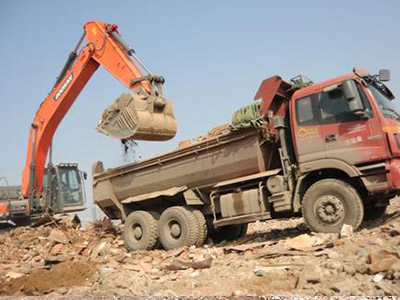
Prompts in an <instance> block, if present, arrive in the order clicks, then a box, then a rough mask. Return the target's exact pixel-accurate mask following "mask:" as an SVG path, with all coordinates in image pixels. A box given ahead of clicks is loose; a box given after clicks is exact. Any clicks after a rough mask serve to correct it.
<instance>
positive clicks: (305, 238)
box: [286, 234, 324, 250]
mask: <svg viewBox="0 0 400 300" xmlns="http://www.w3.org/2000/svg"><path fill="white" fill-rule="evenodd" d="M323 243H324V240H323V239H321V238H319V237H317V236H311V235H309V234H302V235H299V236H296V237H294V238H292V239H289V240H287V241H286V247H287V248H288V249H293V250H309V249H311V248H312V247H315V246H320V245H322V244H323Z"/></svg>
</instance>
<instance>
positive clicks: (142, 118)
mask: <svg viewBox="0 0 400 300" xmlns="http://www.w3.org/2000/svg"><path fill="white" fill-rule="evenodd" d="M96 129H97V130H98V131H100V132H101V133H104V134H106V135H108V136H111V137H113V138H116V139H120V140H130V139H132V140H144V141H166V140H169V139H172V138H173V137H174V136H175V134H176V119H175V117H174V113H173V110H172V103H171V102H170V101H168V100H166V99H165V98H163V97H160V96H152V95H149V94H147V93H146V92H144V91H139V92H138V93H133V94H130V93H126V94H122V95H121V96H120V97H119V98H117V99H116V100H115V101H114V103H113V104H111V105H110V106H109V107H108V108H107V109H106V110H105V111H104V113H103V116H102V118H101V120H100V121H99V123H98V124H97V128H96Z"/></svg>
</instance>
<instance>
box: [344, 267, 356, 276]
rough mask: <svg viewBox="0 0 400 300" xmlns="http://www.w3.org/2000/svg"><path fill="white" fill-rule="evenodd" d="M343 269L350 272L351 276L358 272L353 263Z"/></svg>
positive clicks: (347, 272)
mask: <svg viewBox="0 0 400 300" xmlns="http://www.w3.org/2000/svg"><path fill="white" fill-rule="evenodd" d="M343 271H344V272H346V274H349V275H350V276H353V275H354V274H356V268H355V267H353V266H351V265H344V266H343Z"/></svg>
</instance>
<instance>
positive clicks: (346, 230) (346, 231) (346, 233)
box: [339, 224, 353, 239]
mask: <svg viewBox="0 0 400 300" xmlns="http://www.w3.org/2000/svg"><path fill="white" fill-rule="evenodd" d="M352 235H353V226H351V225H348V224H343V226H342V229H341V230H340V234H339V236H340V238H341V239H345V238H350V237H351V236H352Z"/></svg>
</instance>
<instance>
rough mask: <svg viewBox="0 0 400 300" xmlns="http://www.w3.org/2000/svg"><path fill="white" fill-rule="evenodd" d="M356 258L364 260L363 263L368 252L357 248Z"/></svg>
mask: <svg viewBox="0 0 400 300" xmlns="http://www.w3.org/2000/svg"><path fill="white" fill-rule="evenodd" d="M356 255H357V258H359V259H362V260H364V261H365V262H366V261H367V259H368V251H367V249H365V248H359V249H358V250H357V252H356Z"/></svg>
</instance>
